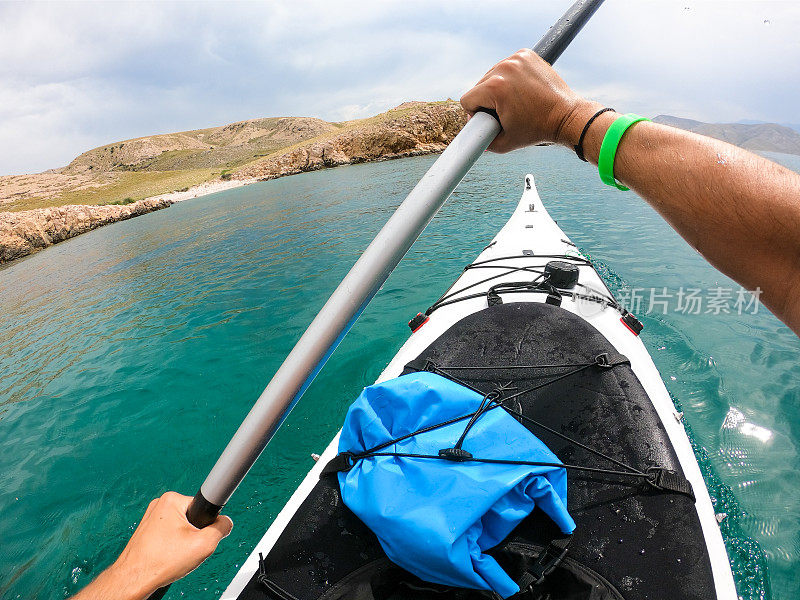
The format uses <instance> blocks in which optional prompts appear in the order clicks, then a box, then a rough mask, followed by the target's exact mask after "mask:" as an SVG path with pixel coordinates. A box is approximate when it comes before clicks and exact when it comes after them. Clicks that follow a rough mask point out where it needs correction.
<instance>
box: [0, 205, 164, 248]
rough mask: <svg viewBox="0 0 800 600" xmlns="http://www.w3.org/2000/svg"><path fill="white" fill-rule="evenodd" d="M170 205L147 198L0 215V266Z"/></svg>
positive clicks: (2, 213)
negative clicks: (123, 202) (122, 202)
mask: <svg viewBox="0 0 800 600" xmlns="http://www.w3.org/2000/svg"><path fill="white" fill-rule="evenodd" d="M171 204H172V202H170V201H169V200H166V199H156V198H148V199H146V200H139V201H137V202H133V203H131V204H127V205H124V206H121V205H98V206H82V205H67V206H56V207H52V208H37V209H34V210H24V211H20V212H0V263H5V262H8V261H10V260H14V259H17V258H22V257H23V256H27V255H28V254H32V253H33V252H36V251H37V250H41V249H43V248H47V247H48V246H52V245H53V244H57V243H58V242H63V241H64V240H66V239H69V238H71V237H75V236H76V235H80V234H81V233H86V232H87V231H91V230H92V229H96V228H97V227H100V226H102V225H107V224H109V223H113V222H115V221H124V220H125V219H130V218H131V217H138V216H139V215H143V214H146V213H149V212H153V211H154V210H160V209H162V208H167V207H168V206H170V205H171Z"/></svg>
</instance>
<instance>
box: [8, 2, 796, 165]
mask: <svg viewBox="0 0 800 600" xmlns="http://www.w3.org/2000/svg"><path fill="white" fill-rule="evenodd" d="M569 3H570V2H563V1H558V0H524V1H520V0H518V1H499V0H498V1H493V0H482V1H481V2H468V1H459V2H455V1H447V2H445V1H435V0H424V1H415V0H402V1H390V0H386V1H382V2H375V1H366V0H365V1H363V2H351V1H343V0H336V1H314V0H312V1H306V0H303V1H298V0H291V1H288V0H287V1H281V2H268V3H241V4H240V3H233V2H219V3H217V2H210V3H202V2H180V3H165V2H162V3H147V4H145V3H138V4H124V3H91V4H89V3H75V2H65V3H56V4H53V3H47V4H39V3H1V4H0V174H11V173H23V172H34V171H41V170H43V169H47V168H53V167H57V166H61V165H64V164H66V163H68V162H69V161H70V160H71V159H72V158H73V157H74V156H76V155H77V154H79V153H80V152H83V151H85V150H88V149H90V148H92V147H95V146H99V145H102V144H106V143H110V142H113V141H116V140H122V139H127V138H132V137H138V136H144V135H149V134H154V133H166V132H170V131H181V130H186V129H196V128H201V127H208V126H212V125H222V124H226V123H229V122H233V121H237V120H243V119H248V118H253V117H263V116H274V115H310V116H318V117H321V118H324V119H329V120H343V119H351V118H356V117H363V116H369V115H372V114H375V113H377V112H380V111H382V110H385V109H387V108H389V107H392V106H395V105H397V104H399V103H400V102H403V101H404V100H412V99H419V100H422V99H442V98H447V97H451V98H459V97H460V95H461V94H462V93H463V92H464V91H465V90H466V89H468V88H469V87H470V85H471V84H472V83H474V82H475V81H476V80H477V79H478V78H480V76H481V75H482V74H483V73H484V72H485V71H486V69H487V68H489V67H490V66H491V65H492V64H494V63H495V62H496V61H497V60H499V59H501V58H503V57H504V56H506V55H508V54H510V53H512V52H514V51H516V50H517V49H519V48H521V47H526V46H532V45H533V44H534V43H535V42H536V41H537V40H538V38H539V37H540V36H541V34H542V33H543V32H544V31H545V30H546V28H547V27H548V26H549V25H550V24H551V23H552V22H553V21H554V20H555V19H556V18H557V17H558V15H559V14H560V13H561V12H562V11H563V10H564V9H565V8H566V7H567V6H568V5H569ZM798 31H800V2H795V1H786V2H777V1H765V0H762V1H755V0H751V1H734V0H725V1H719V2H718V1H709V0H706V1H698V0H682V1H680V2H677V1H673V0H607V1H606V3H605V5H604V6H603V7H602V8H601V9H600V11H599V12H598V13H597V15H596V17H595V18H594V19H593V20H592V21H591V22H590V24H589V25H588V26H587V27H586V29H585V30H584V32H583V33H582V34H581V36H580V37H579V38H578V39H577V40H576V41H575V42H574V43H573V45H572V46H571V47H570V48H569V49H568V50H567V52H566V53H565V54H564V56H563V57H562V58H561V60H560V61H559V63H558V65H557V67H558V70H559V71H560V72H561V74H562V76H564V78H565V79H566V80H567V81H568V82H569V83H570V84H571V85H572V86H573V87H574V88H576V89H577V90H578V91H580V92H582V93H584V94H587V95H589V96H592V97H594V98H596V99H598V100H600V101H602V102H605V103H607V104H609V105H611V106H614V107H615V108H617V109H619V110H624V111H633V112H641V113H643V114H647V115H651V116H652V115H656V114H660V113H667V114H673V115H679V116H685V117H690V118H696V119H700V120H706V121H714V122H723V121H738V120H740V119H754V120H764V121H776V122H780V123H800V34H798Z"/></svg>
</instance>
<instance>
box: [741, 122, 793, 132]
mask: <svg viewBox="0 0 800 600" xmlns="http://www.w3.org/2000/svg"><path fill="white" fill-rule="evenodd" d="M736 123H741V124H742V125H764V124H766V123H769V121H755V120H753V119H742V120H741V121H736ZM779 125H783V126H784V127H788V128H789V129H794V130H795V131H797V132H800V123H779Z"/></svg>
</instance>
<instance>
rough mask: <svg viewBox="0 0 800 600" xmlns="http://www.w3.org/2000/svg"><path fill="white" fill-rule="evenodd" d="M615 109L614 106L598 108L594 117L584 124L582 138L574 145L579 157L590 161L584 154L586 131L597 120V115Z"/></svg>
mask: <svg viewBox="0 0 800 600" xmlns="http://www.w3.org/2000/svg"><path fill="white" fill-rule="evenodd" d="M613 110H614V109H613V108H603V109H601V110H598V111H597V112H596V113H594V115H593V116H592V118H591V119H589V120H588V121H587V122H586V125H584V126H583V131H581V137H580V138H578V145H577V146H575V147H574V148H575V154H577V155H578V158H580V159H581V160H582V161H583V162H589V161H587V160H586V158H585V157H584V156H583V138H585V137H586V132H587V131H589V126H590V125H591V124H592V123H594V120H595V119H596V118H597V117H599V116H600V115H602V114H603V113H604V112H608V111H613Z"/></svg>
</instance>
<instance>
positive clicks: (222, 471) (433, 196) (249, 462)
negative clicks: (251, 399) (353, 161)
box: [150, 0, 603, 599]
mask: <svg viewBox="0 0 800 600" xmlns="http://www.w3.org/2000/svg"><path fill="white" fill-rule="evenodd" d="M602 3H603V0H578V1H577V2H575V3H574V4H573V5H572V6H571V7H570V8H569V9H568V10H567V12H566V13H565V14H564V15H563V16H562V17H561V18H560V19H559V20H558V22H556V24H555V25H553V27H551V28H550V29H549V30H548V32H547V33H546V34H545V35H544V37H543V38H542V39H541V40H540V41H539V43H538V44H536V46H534V48H533V49H534V51H535V52H536V53H537V54H539V55H540V56H541V57H542V58H544V59H545V60H546V61H547V62H549V63H550V64H553V63H554V62H555V60H556V59H557V58H558V57H559V56H560V55H561V53H562V52H563V51H564V49H566V47H567V46H568V45H569V43H570V42H571V41H572V40H573V39H574V37H575V36H576V35H577V34H578V32H579V31H580V30H581V28H582V27H583V26H584V25H585V24H586V22H587V21H588V20H589V18H590V17H591V16H592V15H593V14H594V12H595V11H596V10H597V9H598V8H599V7H600V5H601V4H602ZM492 112H493V111H487V112H478V113H477V114H475V116H473V117H472V119H470V120H469V121H468V122H467V124H466V125H465V126H464V128H463V129H462V130H461V132H460V133H459V134H458V135H457V136H456V137H455V138H454V139H453V141H452V142H450V145H448V147H447V149H446V150H445V151H444V152H443V153H442V154H441V156H439V158H438V159H437V160H436V162H435V163H433V165H432V166H431V168H430V169H429V170H428V172H427V173H426V174H425V176H424V177H423V178H422V180H420V182H419V183H418V184H417V185H416V186H415V187H414V189H413V190H412V191H411V193H410V194H409V195H408V197H406V199H405V200H404V201H403V203H402V204H401V205H400V206H399V207H398V208H397V210H396V211H395V213H394V214H393V215H392V217H391V218H390V219H389V221H388V222H387V223H386V225H384V227H383V229H381V231H380V232H379V233H378V235H377V236H376V237H375V239H374V240H372V243H371V244H370V245H369V246H368V247H367V249H366V250H365V251H364V253H363V254H362V255H361V258H359V259H358V261H357V262H356V264H355V265H353V268H352V269H350V272H349V273H348V274H347V275H346V276H345V278H344V280H342V282H341V283H340V284H339V286H338V287H337V288H336V290H335V291H334V292H333V294H332V295H331V297H330V298H329V299H328V301H327V302H326V303H325V306H323V307H322V310H320V311H319V313H318V314H317V316H316V318H315V319H314V320H313V321H312V322H311V325H309V327H308V329H307V330H306V331H305V333H304V334H303V335H302V337H301V338H300V340H299V341H298V342H297V344H296V345H295V347H294V348H293V349H292V351H291V352H290V353H289V355H288V356H287V357H286V360H285V361H284V362H283V364H282V365H281V366H280V368H279V369H278V371H277V372H276V373H275V375H274V377H273V378H272V380H271V381H270V382H269V385H267V387H266V389H265V390H264V391H263V392H262V394H261V396H260V397H259V398H258V401H257V402H256V403H255V405H254V406H253V408H252V409H251V410H250V412H249V413H248V415H247V417H245V419H244V421H243V422H242V424H241V425H240V426H239V429H238V430H237V431H236V433H235V434H234V436H233V438H231V441H230V442H229V443H228V445H227V447H226V448H225V450H224V451H223V453H222V455H221V456H220V457H219V459H218V460H217V462H216V464H215V465H214V467H213V469H211V472H210V473H209V474H208V477H206V480H205V481H204V482H203V485H202V486H201V487H200V490H199V491H198V492H197V494H196V495H195V497H194V500H193V501H192V503H191V505H190V506H189V510H188V512H187V517H188V519H189V522H191V523H192V524H193V525H195V526H196V527H205V526H207V525H209V524H211V523H213V522H214V520H215V519H216V517H217V515H218V514H219V512H220V511H221V510H222V507H223V506H224V504H225V503H226V502H227V501H228V499H229V498H230V497H231V495H232V494H233V492H234V491H235V490H236V488H237V487H238V485H239V483H241V481H242V479H243V478H244V476H245V475H246V474H247V472H248V471H249V470H250V467H252V466H253V463H254V462H255V461H256V459H257V458H258V456H259V455H260V454H261V452H262V451H263V450H264V448H265V447H266V445H267V443H268V442H269V440H270V439H271V438H272V436H273V435H274V433H275V431H277V429H278V427H280V425H281V423H283V421H284V420H285V419H286V416H287V415H288V414H289V412H290V411H291V410H292V408H293V407H294V405H295V404H297V401H298V400H299V399H300V397H301V396H302V395H303V392H305V390H306V388H307V387H308V386H309V385H310V383H311V382H312V381H313V379H314V377H315V376H316V374H317V373H318V372H319V370H320V369H321V368H322V366H323V365H324V364H325V362H326V361H327V359H328V357H329V356H330V355H331V354H332V353H333V351H334V350H335V349H336V346H337V345H338V344H339V342H340V341H341V340H342V338H343V337H344V336H345V334H346V333H347V332H348V331H349V330H350V328H351V327H352V325H353V323H355V321H356V319H357V318H358V316H359V315H360V314H361V312H362V311H363V310H364V308H365V307H366V306H367V304H369V301H370V300H372V298H373V297H374V296H375V294H376V293H377V292H378V290H379V289H380V288H381V286H382V285H383V283H384V282H385V281H386V279H387V278H388V277H389V275H390V274H391V272H392V270H394V268H395V267H396V266H397V264H398V263H399V262H400V260H401V259H402V258H403V256H404V255H405V253H406V252H407V251H408V249H409V248H410V247H411V245H412V244H413V243H414V242H415V241H416V239H417V238H418V237H419V235H420V234H421V233H422V231H423V230H424V229H425V227H426V226H427V224H428V223H429V222H430V221H431V219H432V218H433V216H434V215H435V214H436V211H438V210H439V208H441V206H442V205H443V204H444V202H445V200H447V198H448V197H449V196H450V194H451V193H452V192H453V190H454V189H455V188H456V186H457V185H458V183H459V182H460V181H461V179H463V177H464V175H466V174H467V172H468V171H469V170H470V168H472V165H474V164H475V162H476V161H477V160H478V158H479V157H480V156H481V154H482V153H483V152H484V151H485V150H486V148H487V147H488V146H489V144H491V142H492V140H493V139H494V138H495V137H496V136H497V134H498V133H500V129H501V128H500V123H499V122H498V120H497V118H496V116H493V115H492V114H491V113H492ZM167 589H168V588H166V587H164V588H161V589H159V590H158V591H156V592H155V593H154V594H153V595H151V596H150V598H152V599H156V598H161V597H163V595H164V594H165V593H166V591H167Z"/></svg>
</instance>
